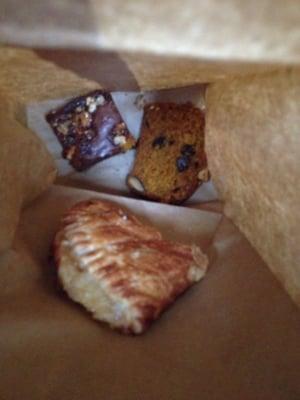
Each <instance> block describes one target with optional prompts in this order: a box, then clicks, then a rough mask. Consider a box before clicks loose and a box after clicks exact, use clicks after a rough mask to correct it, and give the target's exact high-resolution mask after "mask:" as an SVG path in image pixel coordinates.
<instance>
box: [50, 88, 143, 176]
mask: <svg viewBox="0 0 300 400" xmlns="http://www.w3.org/2000/svg"><path fill="white" fill-rule="evenodd" d="M46 120H47V122H48V123H49V124H50V125H51V127H52V129H53V131H54V133H55V135H56V136H57V138H58V140H59V142H60V143H61V145H62V147H63V152H62V155H63V157H64V158H66V159H67V160H69V162H70V164H71V165H72V166H73V167H74V168H75V169H76V170H77V171H83V170H85V169H87V168H89V167H91V166H92V165H94V164H96V163H98V162H99V161H102V160H105V159H106V158H109V157H111V156H113V155H116V154H119V153H122V152H125V151H127V150H129V149H132V148H133V147H134V146H135V139H134V137H133V136H132V135H131V134H130V133H129V131H128V129H127V126H126V124H125V122H124V121H123V119H122V117H121V115H120V113H119V111H118V109H117V107H116V105H115V103H114V101H113V99H112V97H111V95H110V94H109V93H108V92H104V91H102V90H96V91H94V92H91V93H88V94H86V95H85V96H80V97H77V98H75V99H73V100H71V101H70V102H68V103H67V104H65V105H64V106H63V107H60V108H59V109H57V110H53V111H51V112H49V113H48V114H47V116H46Z"/></svg>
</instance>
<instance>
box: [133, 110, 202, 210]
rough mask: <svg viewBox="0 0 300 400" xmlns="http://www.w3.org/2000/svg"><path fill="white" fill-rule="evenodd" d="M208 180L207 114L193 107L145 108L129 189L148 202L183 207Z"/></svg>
mask: <svg viewBox="0 0 300 400" xmlns="http://www.w3.org/2000/svg"><path fill="white" fill-rule="evenodd" d="M208 179H209V173H208V170H207V163H206V156H205V152H204V114H203V112H202V111H201V110H199V109H198V108H196V107H195V106H193V105H192V104H190V103H187V104H175V103H156V104H149V105H147V106H145V108H144V117H143V122H142V129H141V136H140V139H139V146H138V149H137V154H136V159H135V164H134V167H133V170H132V171H131V173H130V175H129V176H128V178H127V184H128V186H129V188H130V189H131V190H132V191H134V192H135V193H137V194H139V195H141V196H142V197H145V198H149V199H152V200H158V201H161V202H164V203H174V204H180V203H182V202H183V201H185V200H187V199H188V198H189V197H190V196H191V195H192V194H193V193H194V191H195V190H196V189H197V188H198V186H199V185H200V184H201V183H202V182H205V181H207V180H208Z"/></svg>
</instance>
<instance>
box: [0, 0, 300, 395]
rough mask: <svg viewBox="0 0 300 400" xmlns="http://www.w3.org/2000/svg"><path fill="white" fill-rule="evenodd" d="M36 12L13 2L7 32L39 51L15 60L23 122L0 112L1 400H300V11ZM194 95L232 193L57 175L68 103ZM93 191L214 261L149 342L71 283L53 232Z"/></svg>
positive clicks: (257, 6)
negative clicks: (174, 192) (172, 201)
mask: <svg viewBox="0 0 300 400" xmlns="http://www.w3.org/2000/svg"><path fill="white" fill-rule="evenodd" d="M30 2H31V3H32V5H34V7H32V11H31V12H30V13H25V12H23V11H22V9H21V8H18V7H16V5H17V2H16V1H11V0H10V1H9V2H8V1H6V0H5V1H4V4H5V13H6V14H5V16H6V20H5V23H4V24H1V26H0V36H1V37H2V41H3V43H5V44H7V43H13V44H19V45H26V46H28V45H30V47H32V48H34V49H26V48H16V47H9V46H3V47H1V49H0V50H1V52H0V94H1V98H3V99H4V100H3V102H2V104H3V109H4V111H5V110H6V109H10V110H11V114H10V116H9V118H8V122H7V118H6V116H5V115H3V112H1V115H0V124H1V135H0V153H1V157H0V166H1V172H0V189H1V190H0V207H1V209H0V222H1V224H0V239H1V240H0V253H1V254H0V270H1V274H2V277H1V279H0V287H1V293H0V332H1V334H0V347H1V360H0V366H1V373H0V398H2V397H3V399H19V398H21V397H22V398H27V397H30V398H31V399H41V398H47V399H52V398H57V397H58V396H60V397H63V398H66V399H77V398H78V399H81V398H83V397H88V398H91V399H98V398H103V399H124V398H125V399H145V400H147V399H154V398H161V399H185V398H192V399H193V398H198V397H201V398H203V399H224V398H230V399H237V400H238V399H241V398H242V399H249V400H252V399H272V400H273V399H275V400H276V399H278V400H279V399H298V398H299V397H300V380H299V373H298V371H299V366H300V341H299V331H300V318H299V310H298V309H297V307H296V305H295V303H296V304H298V305H299V304H300V267H299V266H300V246H299V243H300V229H299V226H300V215H299V201H300V179H299V170H300V162H299V160H300V157H299V154H300V136H299V135H298V127H299V123H300V120H299V118H300V109H299V108H300V106H299V105H300V69H299V68H298V67H297V63H299V54H300V52H299V51H298V50H299V40H298V39H299V36H297V32H299V29H298V28H297V26H298V25H297V15H299V9H298V7H295V6H294V4H295V3H294V2H292V1H288V2H285V3H284V4H283V3H282V2H279V1H276V6H277V8H276V7H275V5H274V2H271V1H266V2H264V6H263V5H262V3H261V2H256V1H255V2H253V4H252V3H251V4H249V5H248V6H244V5H243V6H242V2H239V1H237V2H234V1H230V2H228V4H227V5H226V6H225V5H221V4H220V3H219V2H217V1H212V2H211V4H210V6H209V7H207V4H206V2H204V1H199V2H196V1H192V0H189V1H188V2H187V6H189V7H187V9H188V10H191V9H192V10H194V11H193V13H192V12H188V11H186V12H185V13H184V12H183V9H182V7H180V6H179V3H178V2H177V1H174V2H170V1H167V2H165V3H163V4H162V3H161V2H159V5H160V7H159V6H158V3H157V4H156V1H154V4H153V6H152V7H150V8H151V10H149V7H148V8H147V10H148V11H149V12H148V14H147V17H144V19H143V23H142V25H140V21H141V15H142V16H145V13H144V11H143V10H144V7H146V5H145V2H144V1H142V2H140V3H139V5H137V3H136V2H130V1H123V2H121V1H118V0H114V1H110V2H109V1H102V2H101V7H100V2H99V1H97V0H94V1H90V2H87V1H75V2H72V5H71V2H69V1H65V2H59V1H54V2H51V3H49V4H48V5H47V6H45V7H41V3H40V2H35V1H33V0H30ZM271 3H272V4H271ZM133 4H134V6H133ZM117 6H118V7H117ZM170 7H171V10H170ZM16 9H17V10H18V11H17V14H18V15H17V18H16V12H15V10H16ZM115 10H118V12H117V13H116V12H115ZM274 10H276V12H275V11H274ZM171 11H172V12H171ZM66 15H68V18H67V19H65V18H63V20H62V19H61V18H62V16H66ZM171 15H173V17H170V16H171ZM224 15H225V17H226V18H225V17H224ZM254 16H255V17H256V18H254ZM37 17H38V18H37ZM250 17H251V18H250ZM197 18H198V20H199V21H202V24H200V25H199V27H198V28H197V25H196V21H197ZM224 18H225V19H226V21H225V20H224ZM33 20H34V21H35V24H34V27H35V28H34V29H33V28H32V26H33V24H32V21H33ZM112 20H114V22H115V23H114V25H112V24H111V23H109V22H110V21H112ZM166 20H167V22H166ZM174 21H180V24H179V28H181V29H178V23H174ZM250 21H252V24H248V26H249V29H248V30H246V31H244V30H242V29H241V26H245V24H246V22H250ZM254 21H255V22H254ZM266 21H267V22H268V23H266ZM78 22H80V24H78ZM100 22H101V23H100ZM222 22H223V25H224V26H223V25H222ZM225 22H226V23H225ZM229 22H231V24H230V23H229ZM263 22H264V23H265V24H263ZM239 23H240V24H241V25H239ZM216 24H217V25H218V26H220V24H221V26H222V32H221V33H220V32H219V31H218V34H217V35H216V34H215V33H214V32H217V31H216V30H215V29H214V28H215V26H216ZM275 25H276V27H277V31H276V35H275V36H274V29H273V28H274V26H275ZM78 26H80V29H79V28H78ZM158 27H159V28H160V29H158ZM162 27H163V28H162ZM183 27H185V28H186V29H182V28H183ZM263 27H264V28H263ZM297 29H298V31H297ZM203 32H205V34H203ZM239 32H243V34H242V35H241V34H240V37H239V39H240V40H237V37H238V36H237V34H238V33H239ZM222 33H223V34H222ZM256 35H257V36H256ZM58 38H59V40H58ZM205 38H206V40H205ZM200 39H201V40H200ZM57 43H59V45H60V47H62V48H60V49H58V48H57V46H58V44H57ZM245 46H248V47H247V48H248V50H249V51H248V53H247V57H245V56H243V55H244V54H245V52H244V51H242V50H243V48H244V47H245ZM82 47H85V49H84V50H83V49H82ZM191 85H193V88H192V91H196V93H197V96H196V97H197V99H198V96H199V99H200V98H201V104H202V105H203V106H205V110H206V151H207V155H208V164H209V168H210V171H211V175H212V184H213V186H214V187H215V188H216V190H217V192H215V191H213V192H212V191H210V189H209V190H208V192H206V193H205V196H202V197H201V196H200V197H197V198H196V201H194V202H192V203H190V204H186V205H185V206H182V207H175V206H168V205H161V204H159V203H152V202H149V201H142V200H140V199H134V198H130V197H129V196H128V194H127V193H126V191H124V188H122V187H120V186H119V185H118V186H117V187H116V188H114V189H115V190H114V191H112V190H111V188H109V189H110V190H108V188H107V186H105V187H100V186H99V181H98V180H99V175H98V172H97V173H94V174H93V173H92V174H91V175H89V176H88V179H87V180H82V179H81V178H80V179H78V177H77V178H76V179H74V176H72V177H71V176H70V175H68V174H66V175H65V176H62V175H61V174H60V167H59V166H58V164H57V162H56V161H57V160H56V159H55V157H53V153H52V148H53V147H51V146H52V145H51V146H50V147H48V145H47V138H49V132H48V131H47V128H46V124H44V122H43V121H44V113H45V111H46V110H48V109H50V108H51V107H52V106H53V105H55V104H58V103H57V102H61V101H64V100H65V99H68V98H72V97H73V96H76V95H79V94H83V93H86V92H88V91H89V90H93V89H95V88H98V87H103V88H105V89H107V90H109V91H114V92H115V91H118V92H121V93H124V92H126V93H128V92H131V93H135V94H136V93H139V92H140V91H142V92H143V93H156V92H157V91H161V90H165V89H170V88H171V89H172V90H173V89H174V88H176V89H175V91H172V90H171V92H170V93H171V96H174V101H176V99H175V97H177V96H178V93H182V91H181V90H184V93H186V92H185V90H186V89H178V88H183V87H186V86H191ZM178 90H179V91H178ZM188 90H190V88H188ZM193 93H194V92H193ZM198 93H199V94H198ZM199 99H198V100H199ZM177 100H178V99H177ZM198 100H197V101H198ZM202 102H203V103H202ZM4 105H5V107H4ZM7 127H8V128H7ZM14 144H15V145H14ZM48 144H49V143H48ZM54 147H55V146H54ZM16 149H17V151H16ZM47 149H48V151H47ZM49 152H50V154H51V155H49ZM12 154H13V156H12ZM29 160H30V162H29ZM53 160H54V161H55V163H56V168H57V169H58V179H56V181H55V180H54V179H55V176H54V172H53V171H54V167H53ZM23 161H24V162H23ZM99 170H100V166H99ZM36 171H38V173H37V172H36ZM97 179H98V180H97ZM87 182H88V184H87ZM86 188H88V189H92V190H93V191H89V190H85V189H86ZM42 193H43V194H42ZM112 193H114V194H112ZM207 193H209V195H207ZM216 196H217V197H218V198H216ZM90 197H100V198H107V199H109V200H111V201H114V202H117V203H119V204H122V205H123V206H125V207H126V208H128V209H130V210H132V211H133V212H134V213H136V214H137V215H138V216H139V217H140V218H142V219H144V220H145V221H149V222H151V223H152V224H154V225H155V226H157V227H158V228H159V229H160V230H161V231H162V232H163V233H164V235H165V236H166V237H168V238H170V239H176V240H180V241H182V242H186V243H197V244H199V245H201V247H202V248H203V250H204V251H205V252H206V253H207V254H208V256H209V260H210V267H209V271H208V274H207V276H206V278H205V279H204V280H203V282H201V283H200V284H199V285H196V286H195V287H194V288H192V289H191V290H190V291H189V292H188V293H186V294H185V295H184V296H182V298H180V300H179V301H178V302H177V303H176V304H175V305H174V307H172V308H171V309H170V310H168V311H167V312H166V313H164V315H163V316H162V318H161V319H160V320H159V321H157V322H156V323H155V324H154V325H153V327H152V328H151V329H150V330H149V332H147V333H146V334H145V335H144V336H142V337H139V338H128V337H123V336H121V335H119V334H117V333H114V332H112V331H110V330H109V329H108V328H106V327H104V326H103V325H102V324H100V323H97V322H95V321H93V320H92V319H91V318H90V317H89V315H88V314H87V313H86V312H85V311H84V310H83V309H81V308H80V307H79V306H77V305H75V304H73V303H72V302H71V301H70V300H68V298H67V297H66V295H65V294H64V293H62V291H61V289H60V288H58V287H57V282H56V272H55V269H54V266H53V265H52V264H51V262H50V261H49V259H48V255H49V248H50V247H51V241H52V240H53V235H54V233H55V231H56V229H57V227H58V224H59V219H60V217H61V215H62V213H63V212H64V211H65V210H66V209H67V208H68V207H70V206H71V205H72V204H74V203H75V202H76V201H80V200H81V199H86V198H90ZM33 199H35V200H34V201H33ZM28 202H30V203H29V205H28ZM22 210H23V211H22ZM283 288H284V289H285V290H283ZM289 296H290V297H289ZM291 299H293V302H292V301H291Z"/></svg>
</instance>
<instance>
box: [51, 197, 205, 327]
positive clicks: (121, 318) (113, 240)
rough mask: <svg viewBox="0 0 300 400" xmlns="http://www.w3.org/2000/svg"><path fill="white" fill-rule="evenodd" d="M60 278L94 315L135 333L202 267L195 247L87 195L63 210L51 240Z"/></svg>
mask: <svg viewBox="0 0 300 400" xmlns="http://www.w3.org/2000/svg"><path fill="white" fill-rule="evenodd" d="M54 256H55V261H56V265H57V268H58V276H59V280H60V282H61V284H62V286H63V287H64V289H65V291H66V292H67V293H68V294H69V296H70V297H71V298H72V299H73V300H74V301H76V302H78V303H80V304H82V305H83V306H84V307H85V308H86V309H87V310H88V311H90V312H91V313H92V315H93V317H94V318H96V319H98V320H100V321H104V322H106V323H108V324H109V325H110V326H111V327H112V328H115V329H117V330H119V331H121V332H123V333H127V334H129V333H131V334H140V333H142V332H144V331H145V330H146V328H147V327H148V326H149V324H150V323H151V322H152V321H154V320H155V319H157V318H158V317H159V315H160V314H161V313H162V311H163V310H164V309H165V308H166V307H168V306H169V305H170V304H172V303H173V302H174V301H175V299H176V298H177V297H178V296H179V295H180V294H181V293H182V292H184V291H185V290H186V289H187V288H188V287H190V286H191V285H192V284H193V283H195V282H197V281H199V280H200V279H201V278H202V277H203V276H204V275H205V272H206V268H207V263H208V261H207V257H206V256H205V255H204V254H203V253H202V251H201V250H200V248H199V247H197V246H195V245H193V246H188V245H183V244H180V243H172V242H169V241H166V240H163V239H162V237H161V234H160V232H159V231H157V230H156V229H155V228H153V227H150V226H148V225H145V224H143V223H141V222H140V221H139V220H138V219H137V218H136V217H135V216H133V215H132V214H130V213H129V212H127V211H124V210H123V209H122V208H120V207H119V206H117V205H114V204H112V203H108V202H104V201H100V200H90V201H83V202H80V203H78V204H76V205H75V206H73V207H72V208H71V209H70V210H69V211H68V212H67V213H66V215H65V217H64V219H63V222H62V227H61V228H60V230H59V231H58V233H57V234H56V237H55V241H54Z"/></svg>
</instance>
